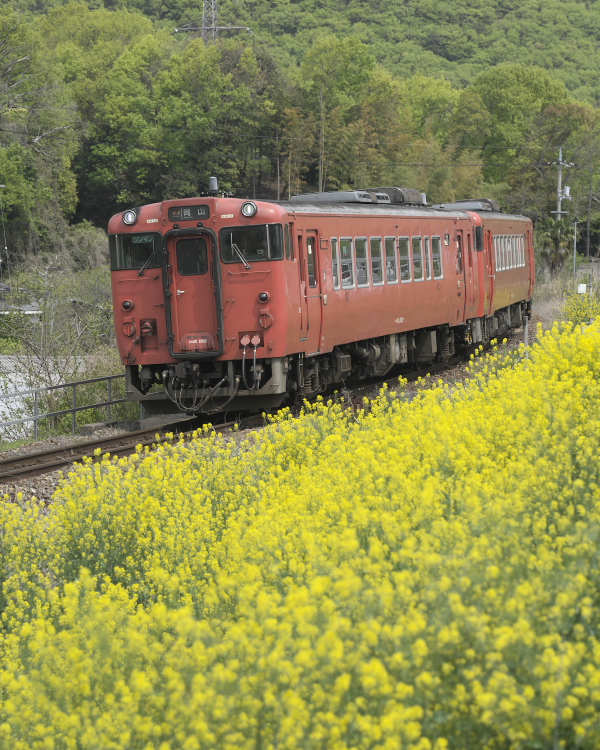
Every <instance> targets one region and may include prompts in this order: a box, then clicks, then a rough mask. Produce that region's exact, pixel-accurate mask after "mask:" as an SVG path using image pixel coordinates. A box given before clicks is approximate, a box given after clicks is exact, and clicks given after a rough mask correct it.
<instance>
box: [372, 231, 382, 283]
mask: <svg viewBox="0 0 600 750" xmlns="http://www.w3.org/2000/svg"><path fill="white" fill-rule="evenodd" d="M371 278H372V279H373V286H379V285H380V284H383V257H382V252H381V237H371Z"/></svg>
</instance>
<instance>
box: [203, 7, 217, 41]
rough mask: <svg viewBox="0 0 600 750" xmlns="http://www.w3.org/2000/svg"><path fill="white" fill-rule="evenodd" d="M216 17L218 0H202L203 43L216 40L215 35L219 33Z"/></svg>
mask: <svg viewBox="0 0 600 750" xmlns="http://www.w3.org/2000/svg"><path fill="white" fill-rule="evenodd" d="M218 18H219V3H218V0H203V10H202V39H203V40H204V44H208V43H209V42H216V41H217V36H218V34H219V31H218Z"/></svg>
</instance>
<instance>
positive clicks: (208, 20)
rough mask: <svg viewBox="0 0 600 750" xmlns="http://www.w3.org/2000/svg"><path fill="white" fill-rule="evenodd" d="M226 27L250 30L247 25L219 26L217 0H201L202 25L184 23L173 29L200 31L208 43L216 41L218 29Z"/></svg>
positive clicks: (205, 42)
mask: <svg viewBox="0 0 600 750" xmlns="http://www.w3.org/2000/svg"><path fill="white" fill-rule="evenodd" d="M227 29H243V30H244V31H252V29H250V28H249V27H248V26H219V0H202V26H195V25H194V24H193V23H186V24H184V25H183V26H178V27H177V28H176V29H175V31H201V32H202V40H203V41H204V44H210V42H216V41H217V39H218V37H219V31H221V30H227Z"/></svg>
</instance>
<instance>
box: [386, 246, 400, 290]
mask: <svg viewBox="0 0 600 750" xmlns="http://www.w3.org/2000/svg"><path fill="white" fill-rule="evenodd" d="M385 277H386V279H387V283H388V284H397V283H398V262H397V260H396V240H395V238H394V237H386V238H385Z"/></svg>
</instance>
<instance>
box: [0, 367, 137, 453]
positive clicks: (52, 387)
mask: <svg viewBox="0 0 600 750" xmlns="http://www.w3.org/2000/svg"><path fill="white" fill-rule="evenodd" d="M124 377H125V375H123V374H122V375H106V376H105V377H103V378H89V379H87V380H75V381H73V382H71V383H62V384H61V385H49V386H47V387H46V388H33V389H31V390H28V391H15V392H13V393H0V400H5V399H10V398H15V397H18V396H21V397H22V396H33V414H32V415H31V416H28V417H22V418H21V419H12V420H10V421H7V422H0V428H3V427H12V426H13V425H17V424H25V423H26V422H33V437H34V440H37V439H38V423H39V422H40V421H41V420H42V419H48V418H49V417H61V416H63V415H65V414H71V415H72V421H71V434H73V435H75V434H76V433H77V412H80V411H86V410H87V409H97V408H100V407H106V420H107V422H110V421H111V406H112V405H113V404H123V403H125V402H126V401H127V399H126V398H118V399H113V397H112V381H113V380H119V379H121V378H124ZM105 381H106V383H107V394H108V400H107V401H99V402H97V403H95V404H86V405H85V406H77V386H78V385H87V384H88V383H101V382H105ZM61 388H72V389H73V394H72V404H73V405H72V407H71V408H70V409H61V410H60V411H49V412H45V413H43V414H39V413H38V406H39V396H40V393H47V392H48V391H56V390H59V389H61ZM142 408H143V407H142V404H141V403H140V418H141V417H142V415H143V414H142Z"/></svg>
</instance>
